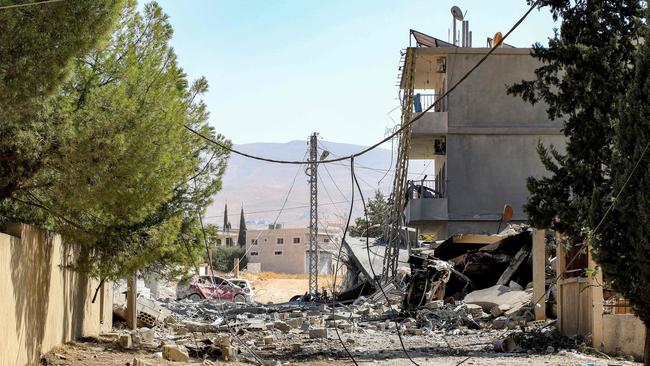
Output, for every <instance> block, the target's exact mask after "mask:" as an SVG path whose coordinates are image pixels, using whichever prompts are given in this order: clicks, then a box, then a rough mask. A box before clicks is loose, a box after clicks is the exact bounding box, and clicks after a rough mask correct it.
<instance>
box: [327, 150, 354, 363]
mask: <svg viewBox="0 0 650 366" xmlns="http://www.w3.org/2000/svg"><path fill="white" fill-rule="evenodd" d="M350 169H352V170H354V157H352V158H350ZM351 188H352V197H351V198H350V212H349V213H348V219H347V221H346V223H345V229H344V230H343V235H341V244H340V245H339V253H338V255H337V257H336V266H335V271H334V282H333V283H332V317H333V318H334V315H335V312H334V306H335V302H334V301H335V300H336V299H335V297H336V296H335V295H334V294H335V293H336V278H337V275H338V273H339V263H340V261H341V253H342V252H343V243H344V242H345V235H346V234H347V233H348V229H349V228H350V219H352V210H353V209H354V179H351ZM334 331H335V332H336V336H337V337H338V339H339V342H341V346H343V349H344V350H345V352H346V353H347V354H348V357H350V359H351V360H352V362H353V363H354V364H355V365H356V366H359V364H358V363H357V360H355V359H354V356H352V353H350V350H348V347H347V346H346V345H345V342H343V339H341V334H340V333H339V329H338V325H337V324H336V323H334Z"/></svg>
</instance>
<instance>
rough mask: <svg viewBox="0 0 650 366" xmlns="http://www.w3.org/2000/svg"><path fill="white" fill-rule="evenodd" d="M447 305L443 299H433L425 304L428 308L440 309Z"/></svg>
mask: <svg viewBox="0 0 650 366" xmlns="http://www.w3.org/2000/svg"><path fill="white" fill-rule="evenodd" d="M444 305H445V302H444V301H442V300H433V301H431V302H429V303H427V304H426V305H425V307H426V308H427V309H440V308H441V307H443V306H444Z"/></svg>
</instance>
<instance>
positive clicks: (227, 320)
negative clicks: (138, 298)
mask: <svg viewBox="0 0 650 366" xmlns="http://www.w3.org/2000/svg"><path fill="white" fill-rule="evenodd" d="M434 304H435V305H434V306H430V308H427V309H422V310H420V311H419V312H417V313H416V314H415V317H414V318H413V317H408V316H405V315H404V314H399V313H398V312H397V311H396V310H394V309H393V308H392V307H389V306H388V305H386V303H383V302H365V303H364V302H361V304H358V305H351V306H340V307H338V306H337V307H335V308H332V307H330V306H327V305H324V304H309V303H285V304H277V305H255V304H233V303H216V302H213V301H202V302H191V301H168V302H162V303H160V304H159V305H160V306H163V307H165V308H167V309H168V310H169V311H171V312H172V313H173V315H172V316H170V317H168V318H167V319H165V320H164V321H163V322H160V323H159V324H158V325H156V326H155V327H153V328H152V329H149V328H144V327H143V328H140V329H139V330H137V331H134V332H129V331H127V330H119V329H116V330H115V331H114V332H113V333H110V334H106V335H103V336H102V337H101V338H100V339H99V340H98V341H89V342H87V343H84V342H78V343H73V344H69V345H66V346H65V347H63V348H61V349H57V350H55V351H53V352H51V353H50V354H49V355H48V356H47V357H46V361H45V362H44V364H46V365H88V366H90V365H92V366H97V365H130V366H134V364H133V361H134V359H137V360H138V361H137V363H136V365H140V366H144V365H167V364H179V363H169V361H168V360H166V359H165V358H167V359H171V360H178V361H181V362H183V364H195V365H210V364H225V363H228V364H232V365H240V364H268V365H281V364H308V365H321V364H322V365H325V364H329V365H331V364H351V363H352V361H351V359H350V356H349V355H348V352H350V354H351V355H352V357H354V359H355V360H356V361H357V362H358V363H359V364H379V365H408V364H411V362H410V361H409V360H408V358H407V356H406V354H405V353H404V351H403V350H402V347H401V345H400V339H399V337H398V334H397V330H396V327H397V329H399V332H400V334H401V335H402V342H403V343H404V346H405V348H406V349H407V350H408V353H409V356H410V357H412V358H413V359H414V360H415V361H416V362H417V363H418V364H420V365H458V364H463V365H585V364H588V363H595V364H597V365H635V363H633V362H629V361H627V360H623V359H617V360H612V359H607V358H605V357H606V356H604V355H602V356H599V355H598V354H595V353H579V352H577V351H575V349H581V343H580V342H579V341H577V340H571V339H568V338H564V337H560V336H559V335H557V334H556V332H554V331H553V329H554V328H553V325H552V323H542V322H529V323H528V325H526V326H524V325H522V324H519V323H517V324H514V323H508V324H505V326H504V327H503V329H494V322H493V320H494V319H493V318H494V317H493V316H492V315H489V314H486V313H484V312H483V311H482V310H481V309H480V308H478V309H477V308H473V307H468V306H467V305H465V304H441V303H434ZM395 320H397V322H396V321H395ZM396 323H397V325H396ZM498 327H501V324H499V325H498ZM337 332H338V334H337ZM344 346H345V348H347V350H346V349H345V348H344ZM495 349H499V350H501V351H503V350H507V351H509V352H498V351H497V350H495ZM163 353H165V355H163ZM176 357H179V358H176ZM461 362H462V363H461Z"/></svg>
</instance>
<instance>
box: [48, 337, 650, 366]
mask: <svg viewBox="0 0 650 366" xmlns="http://www.w3.org/2000/svg"><path fill="white" fill-rule="evenodd" d="M350 348H352V349H353V348H354V346H352V347H350ZM384 353H385V355H384V356H383V357H380V358H372V359H369V358H368V357H363V355H361V354H357V356H356V358H355V359H356V361H357V363H358V364H359V365H382V366H383V365H390V366H393V365H394V366H407V365H413V363H411V361H410V360H408V359H407V358H406V357H405V356H404V354H403V352H402V351H401V350H400V349H399V347H394V349H391V350H386V351H385V352H384ZM412 356H413V359H414V361H415V362H417V363H418V364H419V365H423V366H424V365H441V366H447V365H448V366H456V365H473V366H497V365H503V366H516V365H528V366H565V365H571V366H573V365H575V366H581V365H585V364H589V363H592V364H595V365H599V366H640V365H642V364H640V363H634V362H629V361H622V360H617V359H607V358H602V357H597V356H592V355H585V354H581V353H573V352H564V353H561V354H550V355H543V354H533V355H528V354H507V353H503V354H495V353H490V352H476V353H472V354H469V355H449V354H445V353H436V352H426V353H423V352H422V350H420V351H413V354H412ZM136 357H137V358H139V359H141V360H144V361H147V362H149V363H150V364H152V365H181V364H182V365H194V366H197V365H231V366H243V365H251V364H253V363H249V362H245V361H238V362H223V361H205V362H202V361H195V362H192V363H178V362H170V361H166V360H164V359H162V358H161V357H159V356H156V355H155V353H154V352H153V350H146V349H138V350H124V349H120V348H119V346H117V345H116V344H115V343H113V342H106V341H91V340H88V342H73V343H69V344H66V345H64V346H62V347H57V348H55V349H54V350H53V351H51V352H50V353H48V354H47V355H46V356H45V357H44V358H43V360H42V361H41V363H40V365H52V366H54V365H57V366H73V365H74V366H109V365H121V366H127V365H132V361H133V359H134V358H136ZM264 361H270V362H271V363H269V364H271V365H274V364H278V365H280V364H281V365H310V366H331V365H351V364H352V361H351V360H350V359H349V358H347V357H345V356H344V355H343V354H340V355H336V356H332V355H327V354H321V355H314V356H313V357H311V358H310V359H305V360H300V361H284V362H281V361H280V362H279V363H275V362H273V361H274V360H273V359H265V360H264ZM276 361H277V360H276Z"/></svg>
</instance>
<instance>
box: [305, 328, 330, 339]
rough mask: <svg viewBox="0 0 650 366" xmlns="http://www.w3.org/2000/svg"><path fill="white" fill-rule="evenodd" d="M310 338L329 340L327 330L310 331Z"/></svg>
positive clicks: (314, 329) (313, 329)
mask: <svg viewBox="0 0 650 366" xmlns="http://www.w3.org/2000/svg"><path fill="white" fill-rule="evenodd" d="M309 338H327V328H312V329H310V330H309Z"/></svg>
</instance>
